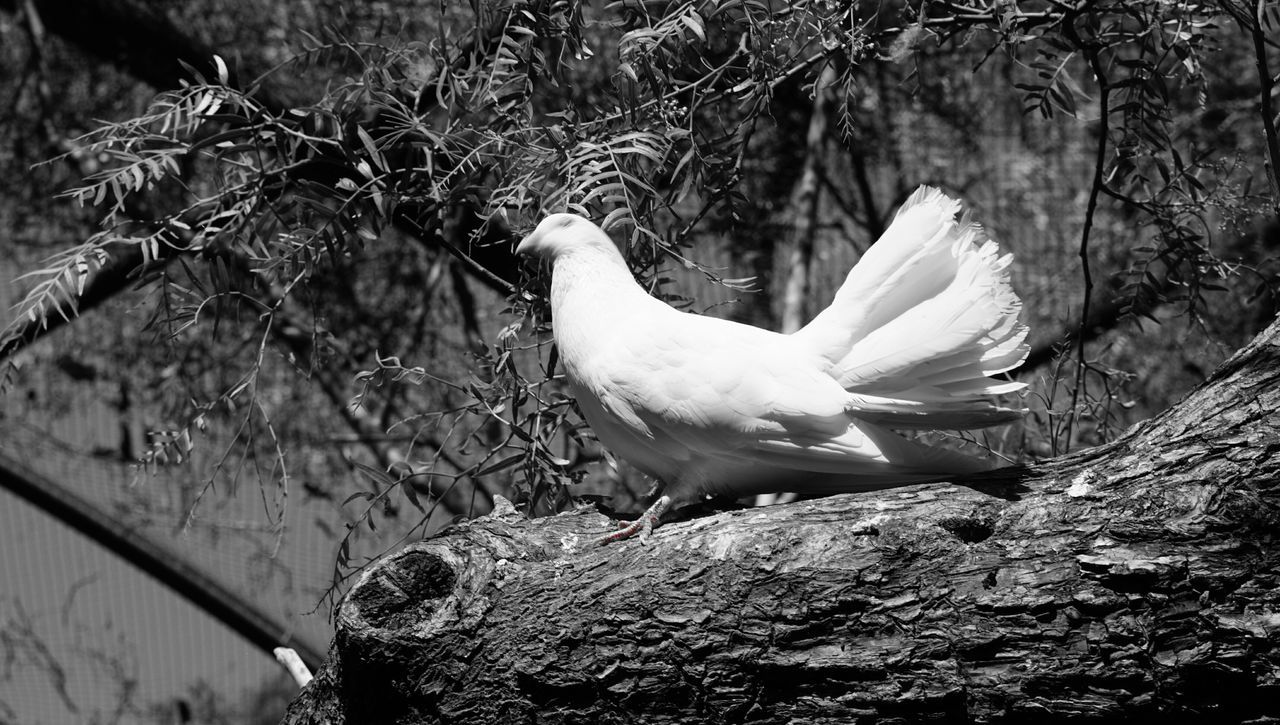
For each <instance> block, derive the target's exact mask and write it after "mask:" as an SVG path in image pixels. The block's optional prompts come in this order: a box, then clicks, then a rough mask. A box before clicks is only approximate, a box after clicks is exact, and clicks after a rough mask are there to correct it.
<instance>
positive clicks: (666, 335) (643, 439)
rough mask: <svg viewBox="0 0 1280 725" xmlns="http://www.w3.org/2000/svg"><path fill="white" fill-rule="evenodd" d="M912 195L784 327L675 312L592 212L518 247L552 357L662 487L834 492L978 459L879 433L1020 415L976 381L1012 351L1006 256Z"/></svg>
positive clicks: (608, 431) (977, 466) (626, 453)
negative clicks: (547, 292) (530, 262)
mask: <svg viewBox="0 0 1280 725" xmlns="http://www.w3.org/2000/svg"><path fill="white" fill-rule="evenodd" d="M959 208H960V205H959V203H958V202H956V201H955V200H952V199H950V198H948V197H946V196H945V195H943V194H942V193H941V192H939V191H937V190H935V189H929V188H927V187H922V188H921V189H920V190H919V191H917V192H916V193H915V194H914V195H912V197H911V198H910V199H909V200H908V201H907V203H906V204H905V205H904V206H903V208H902V210H900V211H899V213H898V215H897V217H896V218H895V220H894V222H893V223H892V224H891V225H890V227H889V229H888V230H887V231H886V233H885V235H884V237H883V238H882V239H881V240H880V241H879V242H877V243H876V244H875V245H874V246H873V247H872V248H871V249H870V250H869V251H868V252H867V254H866V255H864V257H863V259H862V260H861V261H860V262H859V263H858V264H857V265H855V266H854V268H853V270H851V271H850V273H849V275H848V277H847V279H846V280H845V282H844V284H843V286H842V287H841V288H840V290H839V291H838V292H837V294H836V296H835V300H834V301H833V302H832V304H831V306H830V307H829V308H827V309H826V310H825V311H823V312H822V313H821V314H819V315H818V316H817V317H816V318H815V319H814V320H813V322H811V323H810V324H809V325H808V326H806V327H804V328H802V329H801V330H799V331H798V332H796V333H795V334H793V335H781V334H778V333H774V332H770V331H767V330H762V329H759V328H756V327H751V326H748V325H742V324H739V323H735V322H730V321H725V320H718V319H713V318H709V317H702V316H698V315H692V314H687V313H683V312H679V311H677V310H675V309H673V308H671V307H670V306H668V305H666V304H664V303H662V302H661V301H659V300H657V299H654V298H653V297H651V296H649V295H648V294H647V293H645V291H644V290H643V289H642V288H641V287H640V286H639V285H637V284H636V283H635V281H634V279H633V278H632V276H631V273H630V271H629V270H628V268H627V266H626V263H625V262H624V261H623V259H622V255H621V254H620V253H619V252H618V250H617V248H616V247H615V246H614V245H613V243H612V242H611V241H610V240H609V238H608V236H607V235H605V234H604V233H603V232H601V231H600V229H599V228H598V227H596V226H595V225H594V224H592V223H591V222H589V221H587V220H586V219H582V218H580V217H576V216H573V215H569V214H556V215H552V216H550V217H548V218H547V219H545V220H543V222H542V223H541V224H539V225H538V228H537V229H536V230H534V232H533V234H531V235H530V236H529V237H527V238H526V239H525V240H524V241H522V242H521V244H520V246H519V247H518V249H517V251H518V252H520V253H527V254H534V255H537V256H541V257H544V258H547V259H550V260H551V261H552V263H553V272H552V275H553V276H552V290H551V308H552V316H553V319H552V322H553V324H554V329H555V337H556V343H557V346H558V348H559V354H560V359H561V360H562V361H563V364H564V367H565V372H566V376H567V377H568V379H569V382H570V384H571V387H572V391H573V393H574V395H575V396H576V397H577V400H578V403H579V405H580V407H581V409H582V412H583V415H584V416H586V419H587V422H588V423H590V424H591V426H592V428H593V429H594V430H595V432H596V435H597V436H598V437H599V439H600V441H601V442H602V443H604V445H606V446H607V447H609V448H610V449H611V450H612V451H613V452H614V453H615V454H617V455H619V456H621V457H622V458H624V459H627V460H629V461H630V462H631V463H632V464H634V465H635V466H636V467H638V468H639V469H641V470H642V471H645V472H646V473H648V474H650V475H652V476H655V477H657V478H658V479H660V480H661V481H663V482H664V483H665V484H666V486H667V493H668V495H671V496H674V497H679V498H693V497H696V496H699V495H701V494H706V493H722V494H731V495H735V496H741V495H749V494H755V493H761V492H768V491H795V490H800V491H821V492H831V491H847V490H856V489H861V488H868V487H878V486H884V485H892V484H898V483H907V482H912V481H920V480H927V479H930V478H938V477H941V476H946V475H949V474H954V473H967V472H972V471H975V470H981V469H983V468H986V467H988V464H987V463H986V462H985V461H983V460H981V459H977V458H973V457H970V456H965V455H962V454H959V453H955V452H952V451H946V450H941V449H936V448H931V447H929V446H926V445H923V444H920V443H917V442H914V441H910V440H907V439H905V438H903V437H901V436H899V435H897V434H896V433H893V432H891V431H889V430H887V429H886V428H884V427H882V426H894V427H910V428H935V427H947V428H972V427H980V426H986V425H992V424H995V423H1001V422H1006V421H1009V420H1011V419H1013V418H1016V417H1018V416H1019V415H1021V414H1022V412H1023V411H1021V410H1020V409H1018V408H1011V407H1004V406H1001V405H999V404H998V403H997V402H996V401H995V398H994V397H993V396H995V395H999V394H1004V393H1009V392H1013V391H1015V390H1017V389H1019V388H1020V387H1022V386H1021V384H1019V383H1012V382H1007V381H998V380H993V379H991V378H990V377H989V375H991V374H995V373H999V372H1002V371H1005V370H1008V369H1010V368H1012V367H1014V366H1016V365H1017V364H1018V363H1019V362H1021V360H1022V359H1023V358H1024V357H1025V354H1026V346H1025V344H1024V343H1023V339H1024V338H1025V337H1026V328H1025V327H1024V326H1022V325H1021V324H1019V323H1018V321H1017V314H1018V309H1019V306H1020V303H1019V301H1018V298H1017V296H1016V295H1014V293H1013V291H1012V289H1011V288H1010V287H1009V284H1008V271H1007V268H1008V264H1009V257H1008V256H1005V257H1000V256H999V254H998V253H997V250H996V246H995V244H994V242H991V241H990V240H988V239H987V238H986V236H985V235H984V234H983V233H982V230H981V228H979V227H978V226H977V225H975V224H972V223H969V222H968V221H967V220H966V221H963V222H957V221H956V219H955V215H956V213H957V212H958V211H959Z"/></svg>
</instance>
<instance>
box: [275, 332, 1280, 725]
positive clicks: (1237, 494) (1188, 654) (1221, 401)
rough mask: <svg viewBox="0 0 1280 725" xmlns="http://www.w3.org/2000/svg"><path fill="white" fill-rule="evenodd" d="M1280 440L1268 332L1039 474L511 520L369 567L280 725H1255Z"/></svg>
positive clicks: (1279, 600)
mask: <svg viewBox="0 0 1280 725" xmlns="http://www.w3.org/2000/svg"><path fill="white" fill-rule="evenodd" d="M1277 451H1280V324H1273V325H1272V326H1271V328H1270V329H1268V330H1267V331H1266V332H1265V333H1263V334H1262V335H1260V336H1259V337H1258V338H1257V339H1256V340H1255V341H1254V342H1253V343H1251V344H1250V345H1249V346H1248V347H1246V348H1245V349H1243V350H1242V351H1240V352H1239V353H1237V354H1236V355H1235V356H1233V357H1232V358H1231V359H1230V360H1228V361H1227V362H1226V363H1224V364H1223V365H1222V366H1221V367H1220V368H1219V369H1218V370H1217V371H1216V372H1215V373H1214V374H1213V375H1212V376H1211V378H1210V379H1209V380H1208V381H1207V382H1206V383H1205V384H1204V385H1202V386H1201V387H1200V388H1198V389H1197V390H1195V391H1194V392H1193V393H1191V394H1190V395H1189V396H1188V397H1187V398H1186V399H1185V400H1183V401H1182V402H1181V403H1180V404H1179V405H1177V406H1176V407H1174V408H1173V409H1171V410H1170V411H1168V412H1166V413H1165V414H1163V415H1161V416H1159V417H1157V418H1155V419H1153V420H1151V421H1148V422H1147V423H1145V424H1142V425H1140V426H1136V427H1135V428H1134V429H1132V430H1131V431H1130V432H1129V433H1128V434H1127V435H1125V436H1124V437H1123V438H1121V439H1120V440H1117V441H1115V442H1114V443H1111V444H1108V445H1107V446H1104V447H1100V448H1095V449H1091V450H1088V451H1085V452H1082V453H1079V454H1076V455H1073V456H1071V457H1069V458H1064V459H1060V460H1056V461H1051V462H1048V463H1045V464H1042V465H1037V466H1034V467H1032V468H1029V469H1007V470H1004V471H998V472H994V473H991V474H986V475H983V476H978V477H974V478H971V479H968V480H964V481H957V482H954V483H937V484H929V485H923V486H914V487H908V488H901V489H895V490H891V491H882V492H873V493H867V494H857V495H845V496H837V497H832V498H828V499H822V500H816V501H805V502H800V503H796V504H790V505H785V506H776V507H772V508H770V509H765V510H760V509H752V510H746V511H738V512H733V513H724V514H719V515H716V516H711V517H706V518H702V519H697V520H694V521H689V522H685V523H679V524H674V525H668V526H665V527H662V528H660V529H659V530H658V531H657V532H656V533H655V535H654V537H653V538H652V539H651V540H650V544H649V546H647V547H646V546H640V545H639V544H638V543H629V544H626V545H624V546H612V547H599V546H596V545H594V544H593V541H594V540H595V538H596V537H597V536H598V535H599V533H600V532H601V531H602V530H604V528H605V527H606V526H607V525H608V522H607V521H606V520H605V519H604V517H602V516H600V515H598V514H595V513H592V512H589V511H578V512H574V513H569V514H562V515H560V516H556V517H553V518H550V519H543V520H539V521H525V520H522V519H521V518H520V517H519V516H518V515H516V514H515V513H514V511H513V510H512V509H511V508H510V507H503V506H500V507H499V509H498V510H497V512H496V513H495V515H493V516H490V517H488V518H486V519H481V520H477V521H474V522H471V523H469V524H466V525H463V526H459V527H457V528H455V529H453V530H451V531H450V532H448V533H446V534H445V535H442V536H440V537H437V538H435V539H432V540H429V541H425V542H422V543H419V544H415V545H412V546H409V547H407V548H406V549H404V550H403V551H401V552H400V553H398V554H395V555H393V556H391V557H389V558H387V559H385V560H383V561H382V562H380V563H379V564H378V565H376V566H375V567H374V568H373V569H372V570H370V571H369V572H367V573H366V574H365V575H364V577H363V578H362V580H361V581H360V583H359V584H358V585H357V586H356V587H355V588H354V589H353V590H352V592H351V593H350V595H349V596H348V597H347V599H346V600H345V601H344V602H343V604H342V606H341V608H340V609H339V611H338V616H337V621H338V628H337V635H336V637H335V639H334V642H333V645H332V647H331V650H330V660H329V662H328V663H327V664H326V665H325V666H324V667H323V668H322V669H321V670H320V672H318V673H317V679H316V680H315V681H314V682H313V683H312V684H311V685H310V686H309V687H308V688H307V689H306V690H305V691H304V693H303V694H302V695H301V696H300V697H299V699H298V700H297V701H295V702H294V703H293V705H292V707H291V709H290V711H289V714H288V715H287V717H286V718H285V722H286V723H314V722H347V723H357V722H358V723H378V722H397V723H450V722H458V723H461V722H466V723H497V722H504V723H505V722H584V723H585V722H593V723H595V722H598V723H624V722H646V723H650V724H654V723H712V722H716V723H719V722H748V721H749V722H770V723H782V722H789V723H816V722H823V723H849V722H912V721H923V720H929V721H936V722H993V723H994V722H1022V721H1026V720H1029V719H1032V718H1034V719H1036V720H1039V721H1044V722H1068V721H1069V722H1084V721H1088V722H1119V721H1130V722H1133V721H1141V722H1150V721H1153V720H1154V719H1155V718H1165V719H1167V720H1168V721H1170V722H1177V721H1188V722H1189V721H1196V722H1215V723H1222V722H1241V721H1246V720H1251V721H1256V722H1262V721H1264V720H1265V719H1267V718H1276V717H1280V591H1278V590H1277V583H1278V582H1280V551H1278V550H1277V549H1276V547H1275V543H1274V539H1275V534H1274V532H1275V531H1276V530H1277V528H1278V525H1280V459H1277V457H1276V452H1277ZM1265 721H1270V720H1265Z"/></svg>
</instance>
